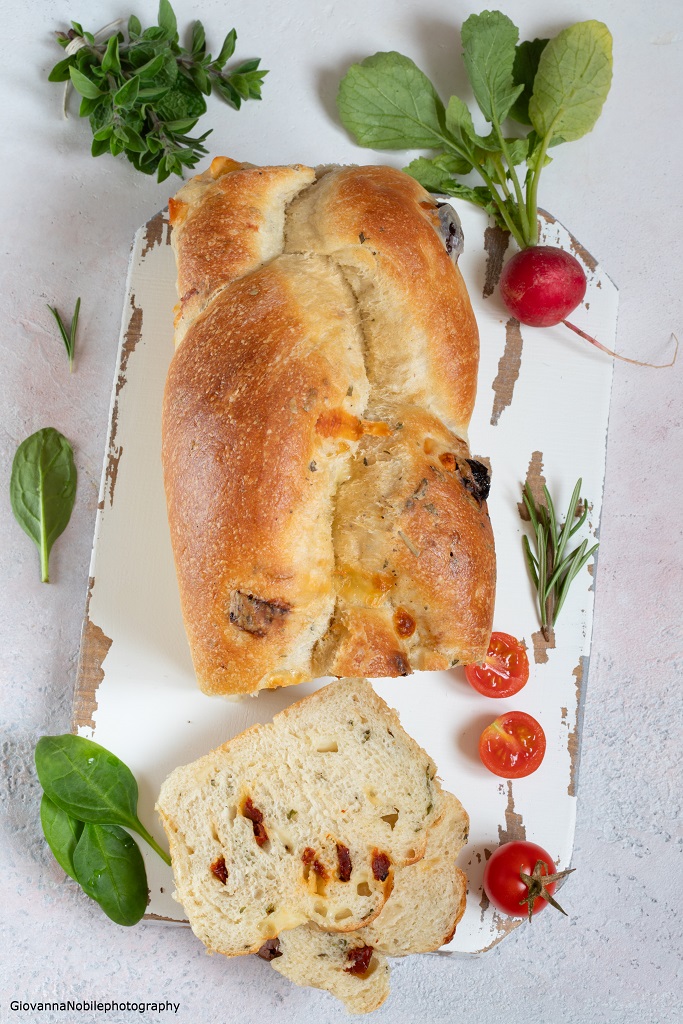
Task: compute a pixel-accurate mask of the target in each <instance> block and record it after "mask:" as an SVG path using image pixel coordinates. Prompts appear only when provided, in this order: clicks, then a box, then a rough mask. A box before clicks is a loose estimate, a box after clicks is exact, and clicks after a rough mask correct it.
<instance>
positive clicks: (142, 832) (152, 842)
mask: <svg viewBox="0 0 683 1024" xmlns="http://www.w3.org/2000/svg"><path fill="white" fill-rule="evenodd" d="M133 827H134V828H135V831H136V832H137V834H138V835H139V836H141V837H142V839H144V840H145V842H146V843H147V844H148V845H149V846H151V847H152V849H153V850H154V852H155V853H158V854H159V856H160V857H161V859H162V860H163V862H164V863H165V864H168V866H169V867H170V866H171V858H170V857H169V855H168V854H167V853H166V851H165V850H162V848H161V847H160V846H159V844H158V843H157V841H156V839H155V838H154V837H153V836H151V835H150V834H149V832H148V831H147V829H146V828H145V826H144V825H143V824H142V822H141V821H137V822H136V823H135V826H133V825H131V828H133Z"/></svg>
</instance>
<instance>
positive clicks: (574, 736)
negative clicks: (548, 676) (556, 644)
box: [567, 655, 588, 796]
mask: <svg viewBox="0 0 683 1024" xmlns="http://www.w3.org/2000/svg"><path fill="white" fill-rule="evenodd" d="M587 672H588V658H587V657H585V655H584V656H583V657H582V658H581V660H580V661H579V663H578V665H577V666H576V668H575V669H574V671H573V672H572V675H573V676H574V685H575V687H576V719H575V724H574V728H573V729H570V731H569V735H568V737H567V749H568V750H569V785H568V786H567V793H569V796H576V789H577V785H578V781H579V752H580V751H579V746H580V743H579V741H580V735H581V709H582V707H583V693H584V687H585V685H586V676H587Z"/></svg>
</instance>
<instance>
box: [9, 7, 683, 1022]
mask: <svg viewBox="0 0 683 1024" xmlns="http://www.w3.org/2000/svg"><path fill="white" fill-rule="evenodd" d="M135 6H137V7H138V13H139V14H140V16H141V17H142V18H143V20H144V18H145V17H148V18H150V19H151V16H152V15H153V13H154V11H155V9H156V3H155V2H154V3H152V2H147V3H145V4H139V5H135ZM500 6H501V7H502V8H503V9H504V10H505V11H506V12H507V13H509V14H510V15H511V16H512V17H513V18H514V19H515V20H516V22H517V23H518V24H519V25H520V26H521V28H522V32H523V34H524V35H525V36H532V37H533V36H534V35H543V34H544V33H546V32H548V31H556V30H557V29H558V28H560V27H561V26H562V25H564V24H566V23H568V22H571V21H574V20H578V19H579V18H582V17H597V18H601V19H602V20H604V21H606V22H607V23H608V24H609V26H610V27H611V29H612V31H613V34H614V36H615V67H616V73H615V81H614V86H613V91H612V95H611V97H610V100H609V103H608V105H607V107H606V109H605V112H604V114H603V117H602V119H601V121H600V122H599V125H598V127H597V129H596V131H595V132H594V133H593V134H592V135H591V136H589V137H588V138H587V139H585V140H583V141H582V142H579V143H575V144H572V145H571V146H568V147H566V149H565V150H564V151H563V152H560V153H558V158H557V160H556V161H555V163H554V164H553V165H552V167H551V168H549V169H548V170H547V171H546V173H545V180H544V182H543V184H542V186H541V189H542V202H543V205H544V206H545V207H546V208H547V209H549V210H552V211H553V212H554V213H555V214H556V215H557V216H558V217H559V218H561V219H562V221H563V222H564V223H566V224H567V225H568V226H569V227H570V228H571V229H572V231H573V232H574V233H575V234H576V236H577V237H578V238H580V239H581V241H582V243H583V244H584V245H585V246H586V247H587V248H588V249H589V251H591V252H593V253H594V254H595V255H596V256H597V257H598V258H599V259H600V262H601V263H602V265H603V266H604V267H605V268H606V270H607V271H608V272H609V273H610V275H611V276H612V277H613V279H614V280H615V281H616V282H617V283H618V285H619V287H620V295H621V298H620V332H619V346H620V348H621V350H622V351H624V352H628V353H629V354H633V355H636V356H638V357H640V358H653V359H658V358H662V356H663V354H664V351H665V347H666V341H667V339H668V337H669V335H670V333H671V332H672V331H675V332H676V333H678V334H679V335H681V334H683V315H682V314H683V302H682V298H681V288H680V279H681V260H680V255H679V253H680V237H681V235H682V234H683V215H682V200H681V195H680V189H679V183H680V166H681V159H682V158H683V149H682V146H681V137H680V133H678V132H676V131H675V130H674V126H675V125H676V124H677V123H678V121H679V117H680V115H679V104H680V96H681V86H682V85H683V81H682V77H683V76H682V72H681V68H682V64H683V62H682V61H681V46H683V14H681V11H680V8H679V5H678V4H675V3H674V2H673V0H667V2H662V3H659V4H656V5H649V7H647V9H643V5H642V4H640V3H638V2H637V0H623V2H621V3H617V2H615V0H612V2H610V0H595V2H594V3H592V4H590V5H585V4H578V3H576V2H573V3H569V2H568V0H561V2H559V3H557V4H555V5H554V6H553V10H552V17H549V16H548V15H547V14H546V13H545V11H546V7H545V5H543V4H542V3H541V2H540V0H531V2H525V3H522V2H521V0H517V2H514V3H501V5H500ZM175 7H176V10H177V13H178V17H179V22H180V23H181V24H186V23H187V21H188V20H190V19H191V18H192V17H193V16H194V15H195V14H196V10H197V9H198V5H194V4H192V3H190V0H183V2H180V0H177V2H176V4H175ZM86 8H87V10H86ZM470 9H475V8H472V7H467V8H459V9H458V10H454V8H453V5H452V4H450V3H448V2H446V0H429V2H428V3H426V4H418V3H417V2H416V0H403V2H400V3H399V2H393V3H390V2H389V0H383V2H375V3H367V0H364V2H361V0H347V2H346V3H344V4H340V3H338V4H327V5H324V16H322V15H321V13H320V12H321V11H323V5H316V4H314V3H313V0H306V2H297V3H296V4H295V3H294V2H293V0H291V2H289V3H288V2H283V0H281V2H277V0H253V2H252V3H250V4H245V3H243V2H235V3H233V4H231V5H230V8H229V12H226V7H225V5H224V4H223V3H221V2H219V0H203V3H202V5H201V13H202V18H203V20H204V21H205V24H206V27H207V34H209V35H210V36H220V35H221V32H224V31H226V30H227V28H229V27H230V24H232V20H234V22H235V24H236V25H237V28H238V33H239V43H238V53H239V54H240V55H245V56H248V55H252V54H253V53H259V54H261V55H262V56H263V57H264V58H265V64H266V66H268V67H271V68H272V69H273V73H272V75H271V78H270V80H269V81H268V83H267V87H266V89H265V91H264V94H265V97H266V99H265V100H264V102H263V104H261V105H257V104H253V105H251V106H250V105H249V104H248V105H247V106H246V107H245V108H244V110H243V111H242V112H241V113H240V114H234V113H232V112H230V111H228V110H226V109H225V108H223V107H221V106H220V105H219V104H218V102H217V101H216V102H213V101H212V102H211V105H210V114H209V115H208V117H207V122H208V123H212V124H213V125H214V126H215V127H216V132H215V134H214V136H213V137H212V139H211V145H212V152H214V153H218V152H228V153H232V154H233V155H236V156H239V157H244V158H247V159H252V160H253V161H254V162H268V161H278V162H290V161H295V160H299V161H308V162H312V163H316V162H319V161H320V160H323V159H324V160H352V159H354V158H355V159H358V158H359V157H358V151H354V150H353V148H352V147H351V145H350V143H349V141H348V140H347V138H346V137H345V136H344V135H343V133H342V132H341V131H340V130H339V129H338V127H337V126H336V124H335V123H334V122H333V121H332V119H331V113H332V101H333V95H334V91H335V88H336V83H337V81H338V79H339V74H340V72H341V70H342V69H343V68H345V67H346V65H347V64H348V62H349V60H350V59H353V58H356V57H359V56H363V55H365V54H368V53H372V52H374V50H376V49H380V48H384V49H390V48H397V49H401V50H403V51H404V52H410V53H411V54H412V55H413V56H414V57H415V58H416V59H417V60H418V62H419V63H420V64H421V65H422V66H423V67H424V68H425V70H426V71H427V72H428V73H430V75H432V77H433V78H434V80H435V82H436V84H437V85H438V86H439V87H440V88H441V89H442V91H443V92H444V93H448V92H449V90H450V91H453V89H455V88H457V87H458V85H459V84H460V82H461V79H460V77H459V76H460V71H459V70H458V71H456V73H455V76H453V72H452V71H451V68H452V65H453V54H454V53H457V51H458V42H457V38H456V31H455V27H457V24H458V21H459V19H460V17H461V16H464V14H465V13H468V12H469V10H470ZM121 12H124V13H127V12H128V8H127V7H126V6H125V5H124V7H121V6H118V5H116V4H114V3H113V2H100V0H92V2H91V3H90V4H87V5H81V8H80V9H79V8H77V7H73V6H71V5H67V4H65V3H61V2H60V3H57V2H53V0H42V2H34V3H32V4H31V5H23V6H22V7H20V8H19V9H17V8H16V7H15V5H11V6H10V4H9V3H8V0H1V2H0V13H2V14H3V15H4V18H3V24H5V25H6V26H8V25H11V35H12V45H11V47H7V48H6V51H5V56H4V59H3V71H2V74H3V100H4V103H3V110H2V113H3V134H4V137H5V138H7V137H10V138H11V140H12V145H11V147H9V149H8V147H5V153H4V160H3V164H2V170H1V171H0V173H1V174H2V183H3V189H2V192H3V197H4V199H5V203H4V217H3V228H4V231H3V237H4V245H3V256H2V283H3V295H4V299H5V303H4V305H5V314H4V316H3V318H2V326H1V344H2V367H3V372H2V374H1V375H0V410H1V411H2V430H1V433H0V493H2V494H5V495H7V483H8V479H9V471H10V466H11V460H12V456H13V454H14V450H15V448H16V445H17V444H18V443H19V441H21V440H22V439H23V438H24V437H25V436H26V435H27V434H29V433H31V432H32V431H33V430H35V429H38V428H39V427H41V426H45V425H53V426H55V427H58V428H59V429H60V430H62V431H63V432H64V433H65V434H66V435H67V436H68V437H69V438H70V439H71V440H72V441H73V443H74V447H75V452H76V459H77V463H78V467H79V473H80V477H79V491H78V497H77V502H76V508H75V510H74V514H73V517H72V520H71V523H70V525H69V527H68V529H67V531H66V533H65V534H64V536H63V537H62V538H61V539H60V540H59V541H58V542H57V544H56V546H55V549H54V552H53V555H52V560H51V569H52V577H53V580H54V582H53V583H52V584H50V586H45V585H41V584H40V583H39V582H38V571H37V556H36V553H35V551H34V549H33V548H32V546H31V544H30V543H29V542H28V540H27V539H26V538H25V537H24V535H23V534H22V533H21V531H20V530H19V528H18V527H17V526H16V524H15V523H14V521H13V519H12V516H11V512H10V509H9V502H8V500H7V498H6V497H5V499H4V500H3V501H2V502H0V518H1V527H2V538H3V543H2V547H1V548H0V574H1V578H2V595H3V600H2V602H1V606H0V633H1V635H2V646H1V649H0V666H1V676H0V678H1V680H2V695H3V700H2V726H3V740H2V758H1V762H0V786H1V789H2V853H1V856H2V871H1V877H2V882H3V890H2V892H3V898H2V946H3V950H4V957H3V964H2V968H1V971H2V974H1V975H0V1020H2V1021H5V1020H16V1021H22V1022H25V1021H30V1022H32V1021H34V1020H42V1021H46V1022H49V1021H53V1020H54V1021H67V1020H68V1021H71V1020H78V1021H82V1022H83V1024H89V1022H91V1021H92V1022H97V1024H100V1022H101V1021H105V1020H114V1021H116V1022H117V1024H119V1022H120V1024H127V1022H129V1021H133V1020H138V1021H139V1020H144V1021H150V1022H152V1021H157V1020H160V1021H161V1020H178V1021H182V1022H183V1024H232V1022H237V1021H240V1022H243V1024H256V1022H259V1024H261V1022H264V1021H266V1022H270V1021H278V1022H283V1024H299V1022H301V1024H303V1022H304V1021H306V1022H308V1021H310V1020H316V1021H320V1022H325V1024H326V1022H332V1021H342V1020H345V1019H346V1014H345V1012H344V1010H343V1009H342V1007H341V1006H339V1005H337V1004H336V1002H334V1001H333V1000H332V999H331V998H330V997H329V996H327V995H325V994H322V993H319V992H313V991H303V990H300V989H296V988H294V987H293V986H291V985H289V984H288V983H287V982H286V981H285V980H284V979H282V978H280V977H279V976H278V975H277V974H276V973H275V972H274V971H271V970H270V969H269V968H268V967H267V966H266V965H265V964H263V963H261V962H260V961H258V960H256V959H255V958H244V959H242V960H239V961H232V962H226V961H223V960H222V959H219V958H208V957H207V956H206V955H205V954H204V952H203V949H202V947H201V946H200V945H199V943H198V942H197V940H196V939H195V938H194V937H193V936H192V934H191V933H190V932H189V931H188V930H187V929H171V930H167V929H166V928H164V927H163V926H160V925H156V924H144V925H140V926H137V927H136V928H133V929H122V928H117V927H116V926H114V925H112V924H111V923H110V922H109V921H108V920H107V919H105V918H104V917H103V916H102V915H101V913H100V911H99V910H98V909H97V908H96V907H95V906H94V905H93V904H92V903H91V902H90V901H89V900H87V898H86V897H85V896H83V895H82V894H81V893H80V892H79V891H78V890H77V889H76V887H75V886H74V885H73V884H72V883H71V882H70V881H69V880H65V878H64V875H63V872H62V871H61V870H60V869H59V868H58V867H57V865H56V864H55V862H54V861H53V859H52V857H51V855H50V854H49V852H48V851H47V849H46V847H45V844H44V842H43V840H42V837H41V834H40V829H39V824H38V803H39V796H40V793H39V787H38V785H37V782H36V779H35V775H34V771H33V767H32V750H33V746H34V744H35V741H36V739H37V737H38V736H39V735H41V734H43V733H55V732H62V731H65V730H66V729H67V728H68V725H69V720H70V711H71V694H72V689H73V683H74V679H75V670H76V659H77V653H78V639H79V631H80V624H81V618H82V613H83V605H84V600H85V592H86V585H87V573H88V561H89V557H90V547H91V543H92V531H93V525H94V518H95V506H96V502H97V490H98V485H99V476H100V469H101V460H102V452H103V448H104V443H105V435H106V429H107V411H108V402H109V393H110V387H111V378H112V373H113V368H114V361H115V355H116V342H117V338H118V330H119V319H120V313H121V303H122V298H123V291H124V282H125V273H126V265H127V260H128V250H129V245H130V241H131V239H132V237H133V234H134V231H135V230H136V228H137V227H138V226H139V225H140V224H141V223H143V222H144V221H145V220H147V219H148V217H149V216H150V214H152V213H154V212H155V211H156V210H157V209H159V208H160V207H161V206H162V205H164V203H165V201H166V198H167V195H168V191H169V190H168V189H167V187H166V186H165V185H162V186H157V185H156V184H155V182H154V181H150V180H147V179H143V178H142V177H140V176H137V177H136V175H135V174H134V172H133V171H132V170H130V169H129V167H128V165H127V164H125V163H122V162H118V161H114V160H112V159H111V158H109V157H102V158H101V159H99V160H97V161H94V160H92V159H91V158H90V157H89V156H88V153H87V145H88V141H87V140H88V136H87V129H86V126H85V125H83V124H79V123H78V121H77V120H75V119H74V120H73V121H72V122H70V123H69V124H68V125H64V123H63V122H62V120H61V116H60V108H59V104H60V95H59V90H58V88H57V87H56V86H52V85H49V84H48V83H46V81H45V75H46V72H47V70H48V69H49V67H50V66H51V64H52V62H53V61H54V60H56V59H57V58H58V56H59V51H58V50H56V47H54V45H53V43H52V41H51V39H50V37H49V30H50V29H52V28H56V27H61V26H63V25H64V21H65V19H66V18H67V17H68V16H70V15H71V16H74V17H81V18H86V19H87V20H88V23H89V25H90V26H91V27H93V28H97V27H99V25H101V24H106V23H107V22H108V21H110V20H112V18H114V17H116V16H117V15H118V14H119V13H121ZM316 12H318V13H317V14H316ZM228 20H230V24H227V21H228ZM391 162H393V163H396V164H399V163H400V158H392V160H391ZM77 295H81V296H82V299H83V309H82V319H81V331H80V351H79V352H78V354H77V359H76V373H75V374H74V375H73V376H71V377H70V376H69V374H68V370H67V365H66V359H65V356H64V353H63V351H62V350H61V348H60V342H59V340H58V339H57V338H56V337H55V335H54V332H53V328H52V324H51V320H50V314H49V313H48V311H47V309H46V308H45V304H46V302H50V303H52V302H57V303H58V305H59V306H60V308H63V309H64V310H66V311H70V309H71V308H72V307H73V304H74V301H75V299H76V296H77ZM682 382H683V362H681V363H679V364H678V365H677V366H676V367H675V368H674V369H673V370H666V371H664V370H662V371H654V370H645V369H638V368H636V367H631V366H626V365H624V364H617V366H616V368H615V377H614V388H613V397H612V412H611V419H610V432H609V443H608V457H607V483H606V490H605V505H604V512H603V525H602V534H601V540H602V546H601V551H600V560H599V566H598V572H597V602H596V617H595V627H594V644H593V657H592V662H591V669H590V674H589V682H588V693H587V701H586V710H585V721H584V731H583V749H582V756H581V769H580V780H579V797H580V799H579V810H578V823H577V832H576V843H575V854H574V865H575V867H576V868H577V871H576V874H574V875H573V876H572V878H571V880H570V882H569V883H568V885H567V888H566V890H565V894H564V899H563V903H565V904H566V907H567V909H568V910H569V911H570V915H571V916H570V919H569V920H566V919H564V918H561V917H560V916H559V915H554V914H553V913H552V912H547V913H545V914H543V915H542V916H541V917H540V918H537V919H536V920H535V921H534V923H533V926H532V927H522V928H519V929H517V931H516V932H515V933H514V934H513V935H511V936H509V937H508V938H507V939H506V941H505V942H503V943H502V944H501V945H500V946H498V947H497V948H496V949H494V950H493V951H492V952H491V953H489V954H487V955H486V956H485V957H483V958H481V959H479V960H472V961H453V960H448V959H445V958H439V957H422V958H411V959H409V960H407V961H403V962H397V963H396V966H395V967H394V969H393V973H392V978H393V982H392V995H391V997H390V1000H389V1001H388V1002H387V1003H386V1004H385V1006H384V1007H383V1008H382V1009H381V1010H380V1011H378V1012H377V1014H376V1015H375V1016H374V1017H373V1020H377V1021H378V1022H380V1021H382V1022H383V1021H386V1022H392V1024H415V1022H421V1021H430V1022H442V1021H443V1022H447V1021H448V1022H450V1021H453V1022H455V1021H463V1022H467V1024H488V1022H494V1021H497V1020H499V1019H504V1020H505V1021H506V1022H508V1024H526V1022H527V1021H528V1020H529V1008H530V1007H531V1008H533V1019H534V1020H536V1021H538V1022H543V1024H545V1022H548V1024H551V1022H555V1021H558V1020H561V1021H563V1022H565V1024H603V1022H605V1024H607V1022H609V1024H611V1022H631V1021H633V1022H636V1021H638V1022H639V1024H641V1022H642V1024H660V1022H669V1021H673V1020H675V1019H676V1015H677V1014H678V1013H679V1009H678V1007H679V1002H680V976H679V975H678V974H677V971H678V968H679V951H680V949H681V946H682V942H681V939H682V935H681V932H682V926H681V923H680V922H681V912H682V911H683V907H682V906H681V900H680V896H679V893H678V890H677V889H676V885H675V881H674V880H675V879H676V878H677V877H680V870H681V869H680V848H681V833H680V817H681V795H680V794H681V787H680V777H679V772H678V763H677V762H678V759H679V750H680V746H681V729H680V725H681V716H680V697H679V686H680V679H681V669H682V665H681V661H682V658H681V648H682V638H681V607H682V604H683V601H682V599H681V594H682V593H683V545H682V542H681V523H682V522H683V507H682V504H683V502H682V498H681V494H682V493H683V486H682V485H683V446H682V445H681V440H680V437H681V434H680V426H681V391H682V386H681V385H682ZM579 415H580V409H577V416H579ZM501 429H502V428H501ZM11 998H17V999H22V1000H29V1001H38V1000H40V999H54V998H75V999H102V1000H105V999H120V1000H125V999H128V1000H133V1001H143V1000H146V1001H153V1000H165V999H170V1000H172V1001H174V1002H178V1003H180V1010H179V1012H178V1014H177V1015H175V1014H173V1013H172V1012H171V1013H165V1014H161V1015H159V1014H145V1015H142V1014H140V1013H133V1012H131V1013H127V1014H126V1013H124V1014H113V1015H112V1014H110V1015H108V1016H105V1015H104V1014H101V1013H94V1014H89V1013H82V1014H78V1015H71V1014H62V1013H56V1014H51V1013H45V1014H40V1015H38V1014H34V1013H32V1012H30V1011H29V1012H27V1013H22V1012H13V1011H11V1010H10V1008H9V1000H10V999H11Z"/></svg>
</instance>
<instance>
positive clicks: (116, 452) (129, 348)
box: [104, 222, 151, 507]
mask: <svg viewBox="0 0 683 1024" xmlns="http://www.w3.org/2000/svg"><path fill="white" fill-rule="evenodd" d="M150 223H151V222H150ZM130 304H131V307H132V310H133V312H132V313H131V315H130V319H129V321H128V327H127V328H126V333H125V334H124V337H123V344H122V346H121V357H120V360H119V370H118V375H117V378H116V388H115V391H114V405H113V408H112V412H111V426H110V431H109V454H108V457H107V465H106V468H105V471H104V480H105V483H104V489H105V493H106V494H108V496H109V505H110V507H111V505H113V503H114V488H115V487H116V478H117V476H118V472H119V462H120V461H121V456H122V455H123V445H120V444H117V441H116V436H117V433H118V427H119V395H120V394H121V391H122V390H123V387H124V385H125V383H126V379H127V378H126V372H127V369H128V360H129V359H130V357H131V355H132V354H133V352H134V351H135V347H136V345H137V344H138V342H139V341H140V337H141V335H142V307H141V306H137V305H136V304H135V295H131V297H130Z"/></svg>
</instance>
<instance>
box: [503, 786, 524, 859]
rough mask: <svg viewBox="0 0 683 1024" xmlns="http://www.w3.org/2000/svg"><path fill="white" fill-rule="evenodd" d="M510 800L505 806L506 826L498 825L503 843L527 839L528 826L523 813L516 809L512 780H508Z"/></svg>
mask: <svg viewBox="0 0 683 1024" xmlns="http://www.w3.org/2000/svg"><path fill="white" fill-rule="evenodd" d="M507 783H508V785H507V790H508V800H507V806H506V808H505V828H503V827H502V825H499V826H498V839H499V840H500V842H501V844H502V843H511V842H513V841H514V840H517V839H526V826H525V824H524V821H523V819H522V815H521V814H520V813H519V812H518V811H516V810H515V798H514V795H513V792H512V780H511V779H508V780H507Z"/></svg>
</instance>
